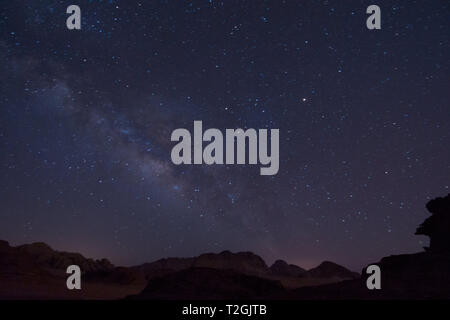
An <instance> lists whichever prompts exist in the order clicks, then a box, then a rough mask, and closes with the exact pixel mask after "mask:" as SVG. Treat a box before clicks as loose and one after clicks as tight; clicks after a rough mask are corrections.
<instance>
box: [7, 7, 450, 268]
mask: <svg viewBox="0 0 450 320" xmlns="http://www.w3.org/2000/svg"><path fill="white" fill-rule="evenodd" d="M425 3H426V4H425ZM76 4H78V5H79V6H80V8H81V12H82V28H81V30H72V31H69V30H68V29H67V28H66V18H67V16H68V15H67V14H66V7H67V6H68V5H69V3H66V2H65V1H40V2H37V1H8V2H7V3H2V9H1V10H0V59H1V61H2V64H1V66H0V74H1V75H0V81H1V87H0V106H1V113H0V150H1V154H0V177H1V184H0V203H1V210H0V217H1V223H0V238H1V239H5V240H8V241H10V242H11V243H12V244H21V243H25V242H31V241H44V242H47V243H48V244H50V245H51V246H52V247H54V248H56V249H62V250H73V251H77V252H81V253H83V254H85V255H87V256H93V257H108V258H110V259H111V260H112V261H113V262H114V263H117V264H127V265H129V264H135V263H142V262H145V261H151V260H154V259H157V258H161V257H167V256H192V255H196V254H199V253H203V252H210V251H212V252H219V251H222V250H232V251H247V250H249V251H254V252H255V253H257V254H260V255H261V256H262V257H264V258H265V259H266V261H267V262H272V261H273V259H276V258H282V259H285V260H287V261H289V262H291V263H297V264H299V265H301V266H303V267H311V266H314V265H316V264H318V263H319V262H321V261H322V260H333V261H336V262H338V263H342V264H345V265H347V266H349V267H352V268H355V269H358V268H360V267H361V266H363V265H365V264H367V263H369V262H373V261H376V260H377V259H378V258H380V257H382V256H384V255H388V254H395V253H406V252H414V251H419V250H421V248H422V247H423V246H426V245H427V240H426V238H424V237H418V236H414V231H415V228H416V226H417V225H418V224H419V223H421V222H422V221H423V219H424V218H425V217H427V215H428V214H427V212H426V209H425V207H424V206H425V203H426V202H427V200H428V199H430V198H433V197H436V196H442V195H446V194H447V193H449V192H450V189H449V185H450V180H449V178H450V151H449V146H450V134H449V133H450V112H449V111H450V105H449V98H450V90H449V88H450V77H449V75H450V70H449V61H450V59H449V58H450V43H449V30H450V20H449V17H450V8H449V4H448V3H446V2H445V1H426V2H425V1H380V3H379V5H380V7H381V10H382V29H381V30H374V31H370V30H368V29H367V28H366V18H367V14H366V8H367V6H369V5H371V4H373V1H345V2H344V1H313V0H307V1H223V2H221V1H215V0H210V1H193V2H190V1H189V2H188V1H141V2H135V1H95V2H94V1H76ZM194 120H201V121H203V125H204V126H205V127H206V128H219V129H220V130H225V128H244V129H245V128H255V129H272V128H277V129H279V130H280V168H279V172H278V174H277V175H274V176H260V175H259V166H252V165H214V166H207V165H197V166H189V165H184V166H183V165H180V166H176V165H174V164H173V163H172V162H171V160H170V151H171V148H172V147H173V145H174V143H173V142H171V141H170V135H171V132H172V131H173V130H175V129H176V128H187V129H188V130H192V127H193V121H194Z"/></svg>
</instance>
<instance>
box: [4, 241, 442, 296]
mask: <svg viewBox="0 0 450 320" xmlns="http://www.w3.org/2000/svg"><path fill="white" fill-rule="evenodd" d="M72 264H76V265H78V266H80V268H81V270H82V272H83V275H82V289H81V290H68V289H66V279H67V276H68V275H67V274H66V272H65V271H66V268H67V267H68V266H69V265H72ZM376 264H377V265H378V266H379V267H380V268H381V270H382V272H381V286H382V289H381V290H368V289H367V286H366V279H367V277H368V275H367V274H366V272H365V269H363V270H362V274H361V275H360V274H359V273H356V272H352V271H350V270H348V269H346V268H345V267H343V266H340V265H338V264H335V263H333V262H329V261H325V262H323V263H321V264H320V265H319V266H317V267H315V268H312V269H310V270H305V269H303V268H301V267H299V266H296V265H294V264H288V263H287V262H285V261H283V260H277V261H275V263H273V264H272V265H271V266H270V267H269V266H267V264H266V263H265V262H264V260H263V259H262V258H261V257H259V256H258V255H256V254H254V253H252V252H238V253H232V252H230V251H223V252H221V253H206V254H202V255H199V256H197V257H191V258H165V259H160V260H157V261H154V262H151V263H145V264H142V265H139V266H134V267H116V266H114V265H113V264H111V263H110V262H109V261H108V260H107V259H101V260H93V259H89V258H85V257H84V256H83V255H81V254H79V253H70V252H61V251H55V250H53V249H52V248H51V247H49V246H48V245H46V244H45V243H33V244H26V245H21V246H16V247H12V246H10V245H9V244H8V242H6V241H0V299H124V298H126V299H169V300H178V299H186V300H189V299H208V300H209V299H289V300H292V299H333V300H335V299H407V298H409V299H449V298H450V254H448V253H442V252H441V253H433V252H431V251H426V252H420V253H415V254H403V255H396V256H389V257H385V258H383V259H381V261H379V262H377V263H376Z"/></svg>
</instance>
